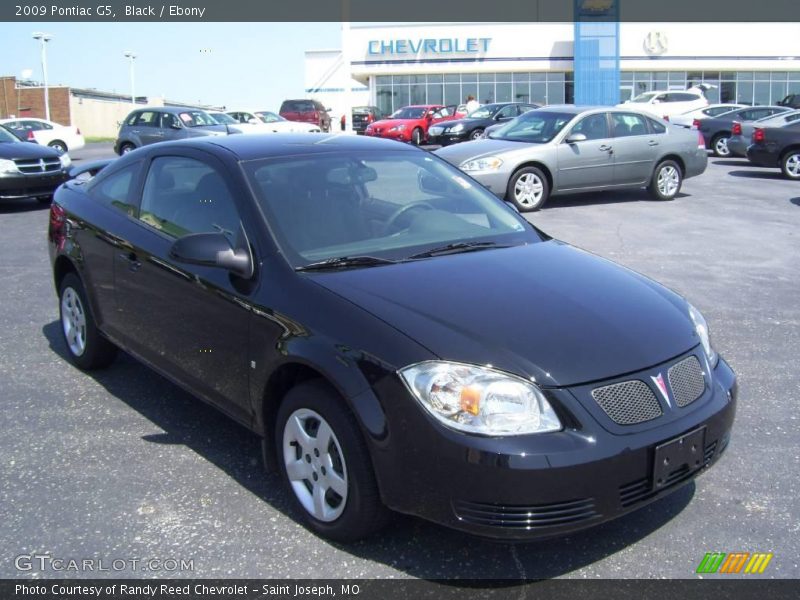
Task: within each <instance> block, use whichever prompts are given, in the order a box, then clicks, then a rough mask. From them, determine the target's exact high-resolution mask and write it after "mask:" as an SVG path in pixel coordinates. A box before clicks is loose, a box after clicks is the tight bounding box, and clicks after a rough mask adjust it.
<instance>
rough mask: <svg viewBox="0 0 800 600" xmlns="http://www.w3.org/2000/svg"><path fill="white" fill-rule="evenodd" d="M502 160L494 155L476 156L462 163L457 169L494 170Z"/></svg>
mask: <svg viewBox="0 0 800 600" xmlns="http://www.w3.org/2000/svg"><path fill="white" fill-rule="evenodd" d="M502 164H503V161H502V160H500V159H499V158H497V157H496V156H487V157H486V158H476V159H473V160H468V161H467V162H465V163H462V164H461V166H460V167H459V169H461V170H462V171H496V170H497V169H499V168H500V165H502Z"/></svg>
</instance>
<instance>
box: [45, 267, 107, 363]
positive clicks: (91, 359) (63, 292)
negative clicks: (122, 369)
mask: <svg viewBox="0 0 800 600" xmlns="http://www.w3.org/2000/svg"><path fill="white" fill-rule="evenodd" d="M58 299H59V303H58V304H59V316H60V321H61V333H62V335H63V337H64V343H65V344H66V345H67V354H68V355H69V359H70V361H71V362H72V364H74V365H75V366H76V367H78V368H80V369H84V370H87V371H88V370H91V369H101V368H103V367H107V366H108V365H110V364H111V363H112V362H113V361H114V358H115V357H116V356H117V347H116V346H115V345H114V344H112V343H111V342H109V341H108V340H107V339H106V338H104V337H103V336H102V335H101V334H100V331H99V330H98V329H97V325H96V324H95V320H94V315H93V314H92V310H91V308H90V307H89V303H88V302H87V301H86V292H85V290H84V288H83V283H82V282H81V280H80V278H79V277H78V276H77V275H76V274H75V273H67V274H66V275H65V276H64V279H63V280H62V281H61V286H60V288H59V293H58Z"/></svg>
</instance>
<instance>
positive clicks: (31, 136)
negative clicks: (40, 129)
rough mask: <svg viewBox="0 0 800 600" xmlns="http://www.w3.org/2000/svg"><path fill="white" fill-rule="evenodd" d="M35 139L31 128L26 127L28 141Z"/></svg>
mask: <svg viewBox="0 0 800 600" xmlns="http://www.w3.org/2000/svg"><path fill="white" fill-rule="evenodd" d="M35 139H36V138H35V137H33V129H28V141H29V142H32V141H33V140H35Z"/></svg>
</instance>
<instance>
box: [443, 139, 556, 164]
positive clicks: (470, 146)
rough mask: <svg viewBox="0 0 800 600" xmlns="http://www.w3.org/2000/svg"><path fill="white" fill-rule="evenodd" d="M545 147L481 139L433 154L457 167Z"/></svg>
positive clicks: (446, 147) (545, 145)
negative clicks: (469, 162) (486, 157)
mask: <svg viewBox="0 0 800 600" xmlns="http://www.w3.org/2000/svg"><path fill="white" fill-rule="evenodd" d="M547 147H549V144H532V143H531V144H528V143H525V142H509V141H507V140H493V139H483V140H475V141H472V142H465V143H462V144H455V145H453V146H445V147H444V148H439V149H438V150H434V153H435V154H436V155H437V156H440V157H442V158H443V159H445V160H446V161H447V162H449V163H450V164H452V165H455V166H458V165H460V164H461V163H463V162H464V161H467V160H472V159H475V158H482V157H484V156H497V155H499V154H506V153H508V152H524V153H525V154H530V153H531V152H536V150H537V149H538V148H542V149H545V148H547Z"/></svg>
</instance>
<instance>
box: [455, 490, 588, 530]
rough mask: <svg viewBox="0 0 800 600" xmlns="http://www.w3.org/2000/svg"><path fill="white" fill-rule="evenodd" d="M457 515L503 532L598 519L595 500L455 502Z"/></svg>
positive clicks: (464, 519)
mask: <svg viewBox="0 0 800 600" xmlns="http://www.w3.org/2000/svg"><path fill="white" fill-rule="evenodd" d="M453 510H454V511H455V514H456V516H457V517H458V518H459V519H461V520H463V521H467V522H469V523H472V524H474V525H484V526H488V527H503V528H506V529H535V528H538V527H554V526H557V525H567V524H572V523H579V522H581V521H586V520H589V519H593V518H595V517H598V516H599V513H598V512H597V510H596V509H595V504H594V498H584V499H582V500H572V501H569V502H558V503H554V504H538V505H530V506H524V505H518V504H514V505H507V504H506V505H500V504H487V503H484V502H470V501H467V500H457V501H455V502H454V503H453Z"/></svg>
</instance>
